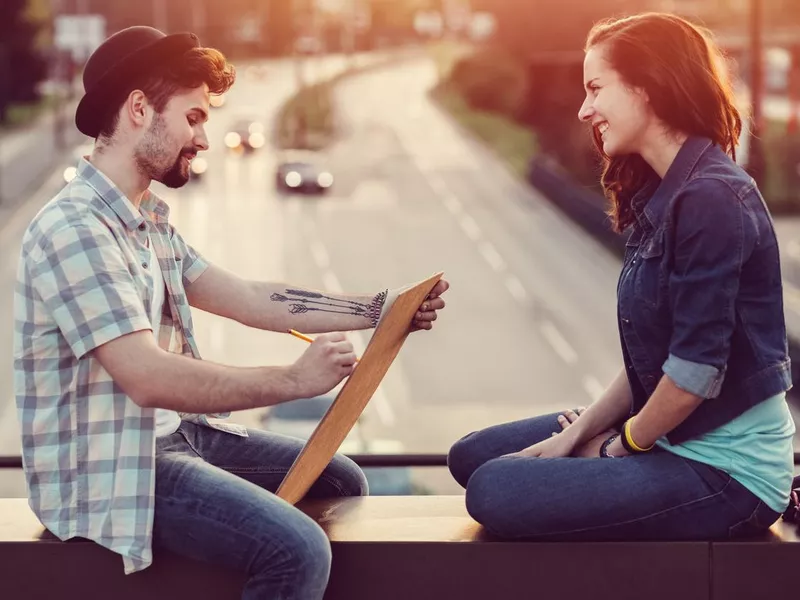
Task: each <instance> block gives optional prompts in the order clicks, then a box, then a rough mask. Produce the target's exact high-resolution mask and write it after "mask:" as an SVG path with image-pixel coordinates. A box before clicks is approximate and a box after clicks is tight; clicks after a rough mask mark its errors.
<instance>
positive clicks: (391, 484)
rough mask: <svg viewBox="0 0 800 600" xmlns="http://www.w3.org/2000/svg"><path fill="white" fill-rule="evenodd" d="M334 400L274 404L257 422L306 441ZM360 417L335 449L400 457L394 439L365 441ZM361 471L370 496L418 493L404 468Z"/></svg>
mask: <svg viewBox="0 0 800 600" xmlns="http://www.w3.org/2000/svg"><path fill="white" fill-rule="evenodd" d="M334 400H335V397H334V396H331V395H323V396H316V397H313V398H301V399H299V400H292V401H290V402H284V403H281V404H276V405H275V406H272V407H271V408H270V409H269V410H268V412H266V413H265V414H264V416H263V417H262V419H261V423H262V425H263V427H264V429H266V430H267V431H273V432H275V433H281V434H283V435H288V436H291V437H295V438H299V439H301V440H308V438H310V437H311V434H312V433H314V430H315V429H316V428H317V425H318V424H319V422H320V421H321V420H322V417H324V416H325V413H327V412H328V409H329V408H330V407H331V405H332V404H333V401H334ZM362 418H363V417H359V420H358V421H356V423H355V425H353V428H352V429H351V430H350V432H349V433H348V434H347V437H345V439H344V441H343V442H342V445H341V446H340V447H339V452H340V453H342V454H400V453H401V452H402V451H403V445H402V444H401V443H400V442H398V441H396V440H380V439H379V440H367V439H366V438H365V436H364V433H363V430H362V429H361V423H360V422H361V419H362ZM362 470H363V471H364V475H365V476H366V478H367V482H368V483H369V493H370V495H373V496H407V495H411V494H414V493H416V492H417V491H419V488H418V487H417V486H416V485H415V484H413V483H412V481H411V471H410V469H408V468H407V467H387V468H377V467H366V468H364V469H362Z"/></svg>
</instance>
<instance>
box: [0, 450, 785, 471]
mask: <svg viewBox="0 0 800 600" xmlns="http://www.w3.org/2000/svg"><path fill="white" fill-rule="evenodd" d="M346 456H347V457H348V458H349V459H351V460H352V461H353V462H355V463H356V464H357V465H358V466H359V467H370V468H376V467H377V468H397V467H446V466H447V455H446V454H347V455H346ZM794 464H795V465H800V452H795V453H794ZM3 469H22V457H21V456H0V470H3Z"/></svg>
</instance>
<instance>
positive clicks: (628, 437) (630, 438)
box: [622, 417, 655, 452]
mask: <svg viewBox="0 0 800 600" xmlns="http://www.w3.org/2000/svg"><path fill="white" fill-rule="evenodd" d="M631 421H633V417H631V418H630V419H628V420H627V421H625V425H624V427H623V428H622V431H623V433H624V434H625V440H626V441H627V442H628V444H629V445H630V447H631V448H633V449H634V450H635V451H636V452H648V451H650V450H652V449H653V446H655V444H652V445H651V446H650V447H649V448H641V447H639V445H638V444H636V442H634V441H633V436H631Z"/></svg>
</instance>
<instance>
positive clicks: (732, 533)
mask: <svg viewBox="0 0 800 600" xmlns="http://www.w3.org/2000/svg"><path fill="white" fill-rule="evenodd" d="M779 517H780V514H779V513H777V512H775V511H774V510H772V509H771V508H770V507H769V506H767V505H766V504H764V502H763V501H762V500H759V501H758V504H756V507H755V509H753V512H752V513H751V514H750V516H749V517H747V518H746V519H743V520H741V521H739V522H738V523H736V524H735V525H732V526H731V527H729V528H728V537H729V538H731V539H734V538H741V537H748V536H754V535H759V534H762V533H764V532H765V531H767V530H768V529H769V528H770V526H771V525H772V524H773V523H774V522H775V521H777V520H778V518H779Z"/></svg>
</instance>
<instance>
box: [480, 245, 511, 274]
mask: <svg viewBox="0 0 800 600" xmlns="http://www.w3.org/2000/svg"><path fill="white" fill-rule="evenodd" d="M478 250H479V251H480V253H481V255H482V256H483V258H485V259H486V262H488V263H489V266H491V267H492V268H493V269H494V270H495V271H497V272H500V271H503V270H505V268H506V262H505V261H504V260H503V257H502V256H500V254H499V253H498V252H497V250H495V248H494V246H493V245H492V244H491V242H486V241H483V242H480V243H479V244H478Z"/></svg>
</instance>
